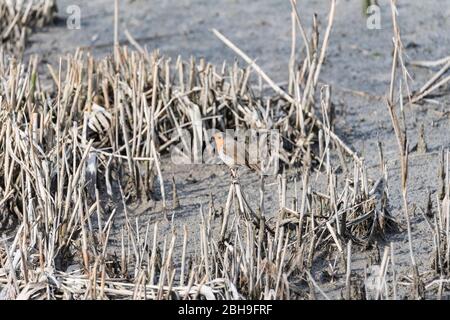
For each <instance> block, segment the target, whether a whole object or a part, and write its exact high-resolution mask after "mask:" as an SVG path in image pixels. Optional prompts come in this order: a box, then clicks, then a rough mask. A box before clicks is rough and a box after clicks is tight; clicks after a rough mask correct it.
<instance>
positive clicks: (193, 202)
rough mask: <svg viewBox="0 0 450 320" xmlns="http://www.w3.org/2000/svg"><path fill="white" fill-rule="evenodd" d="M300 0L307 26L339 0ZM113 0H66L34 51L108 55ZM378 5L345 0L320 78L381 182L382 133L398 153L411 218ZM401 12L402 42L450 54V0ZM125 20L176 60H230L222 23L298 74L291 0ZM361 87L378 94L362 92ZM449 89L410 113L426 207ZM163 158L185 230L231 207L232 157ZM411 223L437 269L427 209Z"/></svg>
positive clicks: (182, 1) (149, 7)
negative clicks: (370, 22)
mask: <svg viewBox="0 0 450 320" xmlns="http://www.w3.org/2000/svg"><path fill="white" fill-rule="evenodd" d="M297 2H298V7H299V9H300V14H301V17H302V18H303V21H304V24H305V25H307V26H309V25H310V24H311V18H312V14H313V13H314V12H317V13H318V15H319V21H320V22H321V25H322V26H324V25H325V24H326V19H327V16H326V14H327V11H328V1H319V0H316V1H306V0H303V1H301V0H298V1H297ZM74 3H75V4H78V5H79V6H80V8H81V13H82V28H81V30H68V29H67V28H66V26H65V17H66V16H67V14H66V13H65V11H66V7H67V6H68V5H72V4H74ZM112 3H113V2H112V1H111V0H96V1H88V0H79V1H74V0H61V1H59V10H60V13H59V19H58V23H56V25H54V26H51V27H47V28H46V29H44V30H42V31H41V32H38V33H36V34H34V35H33V36H32V37H31V43H30V46H29V48H28V49H27V55H29V54H39V55H41V57H42V59H43V60H46V61H48V62H50V63H52V64H54V65H56V64H57V61H58V57H59V55H60V54H62V53H70V52H73V51H74V50H75V49H76V47H78V46H81V47H85V48H91V49H92V51H93V52H94V53H95V54H96V55H97V56H102V55H105V54H108V53H110V51H111V45H112V39H113V27H112V26H113V10H114V8H113V6H112ZM379 4H380V6H381V13H382V18H381V25H382V28H381V29H380V30H368V29H367V27H366V17H365V16H364V15H363V9H362V3H361V1H356V0H340V1H338V6H337V11H336V18H335V25H334V28H333V32H332V34H331V41H330V44H329V51H328V58H327V61H326V64H325V65H324V68H323V72H322V76H321V80H322V81H323V82H327V83H330V84H331V85H332V87H333V103H334V104H335V106H336V112H337V116H336V132H337V133H338V134H339V135H340V136H341V137H342V138H343V139H344V140H345V141H346V143H348V144H349V145H350V146H352V148H353V149H354V150H356V151H357V152H358V153H359V154H361V155H362V156H364V158H365V160H366V163H367V165H368V166H369V168H371V169H370V174H371V177H372V178H373V179H376V178H378V177H379V174H380V173H379V171H378V167H377V165H378V161H379V159H378V149H377V142H378V140H380V141H382V142H383V144H384V148H385V149H384V151H385V155H386V159H388V172H389V185H390V196H391V199H390V200H391V205H392V214H393V215H394V216H395V217H396V218H397V219H398V220H399V221H401V222H403V223H404V220H403V217H402V212H401V193H400V179H399V172H400V165H399V162H398V159H397V157H398V155H397V145H396V140H395V136H394V131H393V129H392V126H391V122H390V118H389V114H388V112H387V108H386V105H385V103H384V100H383V96H384V95H385V93H386V92H387V90H388V86H389V76H390V66H391V51H392V44H391V37H392V26H391V17H390V6H389V3H388V1H385V0H383V1H379ZM398 9H399V12H400V17H399V19H400V20H399V21H400V24H401V29H402V38H403V42H404V44H405V46H406V52H407V54H408V56H409V57H410V58H411V59H413V60H414V59H418V60H434V59H438V58H442V57H444V56H448V55H449V54H450V32H448V30H450V19H449V18H448V17H449V16H450V2H449V1H448V0H434V1H431V0H427V1H408V2H404V1H403V2H400V3H399V4H398ZM120 24H121V30H125V29H128V30H129V31H130V33H131V34H132V35H133V36H134V37H135V38H136V39H138V41H139V42H140V44H141V45H142V46H147V48H148V49H149V50H153V49H156V48H159V49H160V50H161V53H162V54H164V55H169V56H171V57H173V58H176V57H177V55H178V54H182V56H183V58H185V59H187V58H189V57H190V56H191V55H193V56H196V57H205V58H206V59H207V60H208V61H211V62H214V63H221V62H222V61H223V60H224V59H226V60H227V61H233V60H234V59H235V55H234V53H233V52H232V51H230V50H229V49H228V48H226V47H225V46H224V45H223V44H222V43H221V42H220V40H218V39H217V38H216V37H215V36H214V35H213V34H212V32H211V31H210V29H211V28H217V29H219V30H220V31H222V32H223V33H224V34H225V35H226V36H228V37H229V38H230V39H231V40H232V41H233V42H234V43H235V44H237V45H238V46H239V47H240V48H241V49H242V50H244V51H245V52H246V53H248V54H249V55H250V56H251V57H252V58H255V59H256V61H257V63H258V64H259V65H260V66H261V67H262V68H263V69H264V70H265V71H267V73H268V74H269V75H270V76H271V77H272V78H273V79H274V80H275V81H277V82H281V83H282V82H283V81H286V79H287V70H288V66H287V64H288V61H289V54H290V26H291V23H290V4H289V1H286V0H272V1H269V0H262V1H243V0H218V1H208V0H178V1H177V0H161V1H145V0H135V1H126V0H122V1H121V15H120ZM121 40H122V43H124V44H125V43H126V37H125V35H123V34H122V36H121ZM242 65H243V64H242ZM410 71H411V74H412V76H413V78H414V85H413V87H414V89H417V88H419V87H420V86H421V85H422V84H424V83H425V82H426V80H427V79H428V78H429V77H431V75H432V74H433V72H435V70H429V69H420V68H410ZM356 91H359V92H365V93H367V94H364V95H360V94H357V93H356ZM439 93H441V94H440V95H436V96H435V97H434V99H435V100H436V101H437V102H438V103H437V104H435V103H433V104H432V103H425V104H423V105H413V106H412V107H409V108H407V109H406V111H405V112H406V118H407V122H408V123H407V124H408V134H409V139H410V146H411V148H412V147H413V146H414V145H415V143H416V142H417V137H418V131H419V127H420V125H421V124H423V125H424V126H425V137H426V142H427V144H428V149H429V150H428V153H426V154H418V153H415V152H413V153H412V154H411V159H410V179H409V183H408V187H409V203H410V206H411V208H413V207H414V206H416V207H422V208H425V206H426V200H427V198H428V190H429V191H430V192H431V194H432V199H433V206H434V207H436V205H437V203H436V192H437V189H438V186H439V185H438V179H437V173H438V164H439V158H438V154H439V150H440V149H441V148H446V149H447V148H449V147H450V129H449V125H450V112H449V108H448V107H449V102H450V95H449V87H448V86H447V87H444V88H442V89H441V90H439ZM163 167H164V174H165V176H166V177H167V178H171V176H172V175H174V176H175V177H176V181H177V186H178V193H179V197H180V202H181V207H180V208H179V209H177V210H175V211H173V212H170V215H171V214H173V215H174V224H175V227H176V228H180V227H181V226H182V225H184V224H185V225H187V226H188V227H189V229H190V231H191V233H192V234H194V233H195V231H196V230H195V228H197V225H198V223H199V219H200V216H199V208H200V206H201V205H202V206H203V207H204V208H207V205H208V202H209V198H210V193H211V194H212V195H213V197H214V202H215V204H216V206H217V207H220V206H224V205H225V201H226V197H227V192H228V186H229V175H228V172H227V170H226V168H224V167H222V166H214V167H206V168H205V167H204V166H202V167H199V166H194V165H192V166H173V165H171V162H170V159H169V158H165V160H164V163H163ZM192 177H195V179H192ZM242 180H243V181H242V183H243V184H245V191H246V193H247V194H249V195H251V196H250V198H251V199H252V201H257V199H256V198H257V196H254V195H257V194H258V193H257V190H258V189H257V184H258V183H257V181H258V178H257V177H255V176H254V175H252V174H251V173H245V174H244V175H243V178H242ZM272 182H273V181H272ZM167 189H168V190H167V192H168V193H169V194H168V198H169V199H171V191H170V190H169V189H171V188H170V186H167ZM288 189H290V191H289V192H290V193H289V194H292V189H293V188H292V183H290V184H289V186H288ZM276 190H277V186H276V184H274V183H271V182H269V184H268V186H267V192H266V193H267V198H266V200H267V205H266V208H267V210H268V211H270V209H271V208H275V207H277V201H278V197H277V192H276ZM132 212H133V213H134V214H135V215H137V216H139V217H140V218H141V219H143V220H144V221H151V222H156V221H160V225H161V226H160V227H161V230H160V232H161V233H162V234H164V233H165V232H167V231H168V230H170V228H171V224H170V223H169V222H166V220H165V219H164V217H163V214H162V212H161V210H160V204H158V203H154V204H151V205H150V206H148V207H146V208H144V207H142V206H141V207H139V208H138V209H136V210H133V209H132ZM412 230H413V243H414V251H415V255H416V259H417V262H418V264H419V269H420V271H425V270H429V269H430V263H431V251H432V238H431V233H430V232H429V229H428V226H427V224H426V223H425V221H424V220H423V218H422V217H421V215H420V214H419V213H417V214H415V215H414V216H413V218H412ZM117 232H119V231H118V230H117ZM194 240H195V239H194ZM390 241H392V242H394V248H395V252H396V259H397V261H396V263H397V264H398V266H399V273H402V272H403V273H405V274H406V273H407V272H408V269H407V267H408V265H409V256H408V245H407V237H406V233H405V232H401V233H396V234H392V235H389V237H388V239H387V242H386V243H388V242H390ZM190 243H191V242H190ZM180 245H181V244H180ZM192 246H193V247H192V250H195V241H194V242H192ZM369 260H370V257H369V254H368V253H361V254H358V255H356V256H355V261H354V268H355V270H358V271H362V270H363V268H364V267H365V266H366V264H368V263H369ZM322 265H323V264H322ZM322 271H323V270H321V269H320V268H317V270H316V272H315V274H314V276H315V277H316V278H317V279H319V280H320V278H321V272H322ZM342 272H343V270H342V268H341V270H340V273H342ZM319 283H320V281H319ZM321 285H323V286H324V287H325V290H326V291H327V292H329V294H330V295H331V296H332V297H335V298H339V297H340V288H341V287H340V286H339V284H337V285H334V286H333V285H329V284H325V283H322V284H321Z"/></svg>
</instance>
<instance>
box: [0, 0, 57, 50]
mask: <svg viewBox="0 0 450 320" xmlns="http://www.w3.org/2000/svg"><path fill="white" fill-rule="evenodd" d="M55 13H56V0H25V1H24V0H4V1H1V2H0V30H2V31H1V33H0V49H3V50H4V51H6V52H8V53H12V54H16V55H21V54H22V52H23V51H24V50H25V45H26V41H27V37H28V35H29V34H30V32H31V30H33V29H34V28H42V27H43V26H45V25H47V24H49V23H51V22H52V21H53V17H54V14H55Z"/></svg>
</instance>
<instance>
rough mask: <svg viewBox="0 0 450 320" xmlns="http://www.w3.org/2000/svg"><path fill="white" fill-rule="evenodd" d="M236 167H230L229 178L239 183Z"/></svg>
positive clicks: (234, 182)
mask: <svg viewBox="0 0 450 320" xmlns="http://www.w3.org/2000/svg"><path fill="white" fill-rule="evenodd" d="M237 170H238V169H230V171H231V179H232V183H233V184H238V183H239V176H238V171H237Z"/></svg>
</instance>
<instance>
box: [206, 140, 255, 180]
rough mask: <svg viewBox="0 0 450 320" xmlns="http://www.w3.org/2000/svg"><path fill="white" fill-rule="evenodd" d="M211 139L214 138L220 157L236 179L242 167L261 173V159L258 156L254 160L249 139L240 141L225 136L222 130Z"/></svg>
mask: <svg viewBox="0 0 450 320" xmlns="http://www.w3.org/2000/svg"><path fill="white" fill-rule="evenodd" d="M211 140H214V142H215V145H216V150H217V153H218V155H219V158H220V159H221V160H222V161H223V163H225V164H226V165H227V166H228V167H229V168H230V170H231V175H232V177H233V179H234V180H236V179H237V178H238V175H237V171H238V169H239V168H240V167H247V168H249V169H251V170H253V171H256V172H258V173H261V166H260V164H261V163H260V160H259V159H257V158H256V159H255V161H252V160H253V159H254V157H252V158H250V156H254V154H253V153H249V144H248V142H247V141H246V143H245V144H242V143H239V142H238V141H237V140H235V139H234V138H233V137H231V136H225V137H224V134H223V133H222V132H216V133H215V134H214V135H213V137H212V139H211Z"/></svg>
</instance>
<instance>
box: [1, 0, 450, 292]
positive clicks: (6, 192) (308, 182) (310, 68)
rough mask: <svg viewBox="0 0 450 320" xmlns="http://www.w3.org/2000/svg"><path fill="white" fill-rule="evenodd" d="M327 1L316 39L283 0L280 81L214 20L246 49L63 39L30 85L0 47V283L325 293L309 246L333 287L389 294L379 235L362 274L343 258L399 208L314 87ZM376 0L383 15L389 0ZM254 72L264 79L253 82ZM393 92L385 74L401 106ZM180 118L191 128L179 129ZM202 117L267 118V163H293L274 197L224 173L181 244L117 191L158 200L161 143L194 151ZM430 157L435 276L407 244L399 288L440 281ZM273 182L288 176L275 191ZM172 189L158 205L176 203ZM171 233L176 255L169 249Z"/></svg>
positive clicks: (23, 287) (8, 288)
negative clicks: (271, 157)
mask: <svg viewBox="0 0 450 320" xmlns="http://www.w3.org/2000/svg"><path fill="white" fill-rule="evenodd" d="M330 3H331V8H330V13H329V18H328V24H327V27H326V29H325V30H324V37H323V40H322V42H321V43H319V38H320V37H319V29H318V22H317V17H316V16H314V19H313V27H312V33H311V34H309V35H307V34H306V33H305V30H304V27H303V25H302V21H301V19H300V16H299V14H298V12H297V10H296V3H295V1H292V6H293V10H292V24H293V34H292V52H293V53H292V58H291V61H290V70H289V71H290V76H289V81H288V86H287V88H286V89H283V88H281V87H280V86H278V85H277V84H276V83H274V82H273V81H272V80H271V79H270V78H269V77H268V76H267V74H265V73H264V71H263V70H262V69H261V68H260V67H259V66H258V65H257V64H256V63H255V62H254V61H253V60H252V59H251V58H250V57H248V56H247V55H246V54H245V53H244V52H242V51H241V50H240V49H239V48H238V47H237V46H236V45H234V44H233V43H232V42H231V41H230V40H229V39H228V38H226V37H225V36H224V35H223V34H221V33H220V32H218V31H214V32H215V34H216V35H217V36H218V38H219V39H220V40H222V41H223V42H224V43H225V44H226V45H227V46H228V47H230V48H231V49H232V50H234V51H235V52H236V53H237V54H238V55H239V56H241V57H242V58H243V59H244V60H245V61H246V62H247V63H248V64H249V66H248V67H247V68H244V69H242V68H240V67H239V66H238V64H237V63H235V64H233V65H227V64H225V63H224V65H223V66H221V67H217V66H214V65H212V64H209V63H207V62H206V61H204V60H200V61H195V60H194V59H191V60H190V61H188V62H186V61H182V60H181V59H178V60H177V61H175V62H172V61H171V60H170V59H168V58H165V57H162V56H160V55H159V53H158V52H153V53H148V52H147V51H146V50H145V49H142V48H140V47H138V46H137V51H130V50H129V49H127V48H120V47H119V46H118V41H117V40H116V41H115V42H116V46H115V49H114V54H113V55H112V56H111V57H108V58H105V59H101V60H96V59H94V58H93V57H92V56H90V55H89V54H85V53H83V52H82V51H77V52H76V53H74V55H73V56H67V57H64V58H61V60H60V63H59V65H58V66H57V67H55V66H50V65H48V72H49V73H50V75H51V77H52V79H53V87H54V89H53V90H50V91H46V90H44V89H43V88H42V87H43V86H42V84H41V82H40V77H39V74H38V71H37V70H38V68H37V67H38V60H37V58H32V59H31V60H30V62H29V64H28V65H26V66H25V65H22V64H21V63H17V62H16V61H15V60H14V59H9V58H8V57H7V56H6V55H5V54H2V55H1V56H0V79H1V81H2V83H1V85H0V110H1V111H0V123H1V124H2V126H1V129H0V163H1V164H2V166H1V168H0V207H1V211H0V230H1V231H2V234H3V239H2V240H0V243H1V246H0V290H1V291H0V298H1V299H315V298H328V296H327V294H326V293H325V292H324V291H323V290H322V289H321V288H320V286H319V284H318V283H317V281H316V280H315V279H314V276H313V273H312V269H313V267H314V266H315V265H316V264H317V263H318V260H319V258H320V257H327V259H328V260H334V265H332V266H331V271H330V272H329V274H328V276H329V279H328V280H329V281H330V282H331V281H334V279H336V278H339V277H341V278H342V279H344V280H345V286H344V287H343V288H342V296H343V297H344V298H345V299H366V298H374V299H390V298H394V299H396V298H397V297H398V296H397V286H398V285H399V284H398V281H399V279H398V278H397V275H396V266H395V252H394V247H393V245H392V244H390V245H389V244H388V245H387V246H386V247H385V249H384V251H383V254H382V255H381V253H380V252H379V251H378V255H379V261H377V262H376V263H374V264H375V267H374V268H373V272H372V274H370V272H369V271H367V272H366V274H365V277H366V279H365V281H364V280H363V279H360V278H358V275H357V274H356V273H354V272H353V271H352V254H353V253H354V251H355V248H359V249H360V250H362V251H365V250H375V251H376V250H379V247H378V244H379V242H383V240H384V239H385V238H384V237H385V235H386V234H387V233H388V232H393V231H399V223H398V222H397V221H395V220H394V219H393V218H392V216H391V214H390V205H389V189H388V181H387V176H388V175H387V171H386V166H385V163H386V161H385V159H384V156H383V150H382V148H381V147H380V176H379V178H378V179H375V180H373V179H371V178H370V177H369V176H368V173H367V168H366V166H365V164H364V159H362V158H360V157H359V156H358V155H357V154H356V153H355V152H353V151H352V149H351V148H350V147H349V146H347V145H346V144H345V143H344V142H343V141H342V140H341V139H340V138H339V137H338V136H337V135H336V134H335V133H334V131H333V116H334V112H333V106H332V104H331V95H332V91H331V88H330V87H329V86H327V85H325V86H321V87H319V83H318V79H319V75H320V70H321V68H322V65H323V63H324V61H325V59H326V49H327V46H328V41H329V37H330V33H331V29H332V25H333V19H334V12H335V5H336V3H335V1H334V0H332V1H331V2H330ZM116 10H117V8H116ZM392 10H393V18H394V22H395V23H394V25H395V26H396V20H395V19H396V18H395V4H394V3H392ZM116 19H117V15H116ZM298 30H300V32H301V37H302V39H303V45H304V50H303V51H302V52H301V56H302V57H303V60H302V61H300V62H299V61H296V57H297V56H298V55H297V53H296V49H295V48H296V38H297V36H296V32H297V31H298ZM394 32H395V41H394V48H395V51H394V62H393V70H392V74H393V76H392V84H391V89H390V94H389V98H388V102H387V103H388V110H389V112H390V114H391V117H392V122H393V125H394V129H395V133H396V135H397V138H398V142H399V152H400V159H401V163H402V177H403V180H402V181H403V184H402V187H403V196H404V213H405V218H406V223H407V232H408V235H409V240H410V241H411V239H410V237H411V236H410V221H409V213H408V203H407V201H406V199H407V197H406V195H407V188H406V180H407V169H408V148H407V134H406V128H404V129H402V128H401V122H400V121H399V120H398V116H397V113H396V111H397V110H396V106H397V102H396V100H395V97H394V94H395V90H394V88H395V83H396V76H395V75H396V69H397V65H398V61H400V65H401V66H402V72H403V73H402V75H406V74H407V71H406V68H405V67H404V64H403V62H402V61H401V57H402V54H401V41H400V34H399V31H398V29H397V27H395V29H394ZM128 37H129V38H132V37H131V35H128ZM116 39H117V36H116ZM131 40H132V39H131ZM130 42H131V43H133V41H130ZM398 59H399V60H398ZM263 81H264V82H266V83H267V85H268V86H269V87H270V88H271V89H273V91H274V92H275V93H274V94H270V95H269V94H267V92H266V91H265V90H264V89H263V88H262V82H263ZM255 83H258V85H254V84H255ZM402 92H403V91H402V86H401V85H400V88H399V97H400V101H399V102H398V104H399V106H400V109H401V111H402V110H403V104H402V103H403V102H402V100H401V97H402V94H403V93H402ZM199 123H201V127H200V130H199V129H198V128H199V127H198V124H199ZM403 125H404V124H403ZM183 129H188V130H189V131H190V132H191V136H192V140H191V139H187V138H186V136H184V135H183V134H182V132H183ZM207 129H218V130H221V131H225V130H226V129H258V130H269V129H277V130H279V132H280V133H281V136H282V152H281V153H280V158H281V160H282V162H283V166H284V167H286V168H288V167H289V168H292V170H296V172H297V174H296V175H295V177H294V180H293V181H291V182H290V181H288V178H287V176H286V174H285V173H282V174H280V175H279V176H278V190H279V192H278V193H279V208H278V210H277V211H276V212H275V213H273V212H266V210H265V209H264V195H265V192H264V189H265V187H264V186H265V181H264V179H263V178H261V185H260V189H261V190H260V201H259V203H260V205H259V207H253V208H252V207H251V206H250V205H248V202H247V201H246V196H247V195H246V194H245V185H241V184H240V183H232V184H231V186H230V196H229V197H228V200H227V203H226V205H225V212H224V214H223V215H222V216H221V221H220V223H217V222H216V221H215V220H216V219H217V217H216V212H215V210H214V205H213V204H212V203H211V205H210V206H209V207H208V209H206V210H205V209H204V208H201V209H200V211H199V212H198V214H199V221H201V223H200V224H199V225H198V226H190V227H189V228H197V230H196V232H198V235H199V239H200V241H199V243H198V250H197V251H196V252H193V250H190V249H189V246H190V245H191V244H190V240H191V239H189V233H188V227H187V226H184V229H183V230H182V232H181V233H180V230H175V229H173V230H172V232H171V233H170V234H162V233H161V232H160V230H159V225H158V223H154V224H150V223H148V224H147V225H145V226H141V222H140V220H139V219H138V218H135V217H132V216H131V215H130V214H129V212H128V209H127V203H129V202H131V201H142V202H145V201H148V200H149V199H151V198H154V197H156V195H155V194H156V193H157V192H156V189H155V188H159V190H158V191H159V195H160V197H161V198H160V199H158V200H160V201H161V202H162V204H163V207H165V208H167V207H168V199H167V198H166V193H165V192H166V190H167V188H169V187H170V185H171V184H172V188H173V189H174V192H173V194H176V187H175V183H174V182H173V183H168V182H167V181H168V179H167V177H164V176H163V173H162V170H161V159H162V157H163V155H164V154H165V153H168V151H169V150H174V148H175V150H177V148H179V146H180V145H183V146H184V147H185V149H184V152H183V151H180V150H178V151H179V154H181V155H182V156H183V157H186V158H188V159H189V160H190V161H192V162H196V161H197V160H198V159H196V156H197V155H198V154H199V153H201V152H202V151H203V149H204V148H205V147H207V146H205V145H203V138H204V137H207V136H208V133H207ZM205 140H206V141H209V139H205ZM191 144H192V145H193V147H192V148H191V147H190V146H191ZM186 150H192V153H186ZM446 161H447V162H446V166H447V168H446V171H445V169H444V166H443V168H442V170H443V176H444V177H445V178H443V179H444V180H443V185H444V187H443V190H444V193H443V196H442V197H441V198H440V199H438V200H439V201H440V202H439V203H440V204H439V210H438V213H437V214H436V215H434V217H433V219H430V218H429V219H430V221H429V224H430V228H431V230H432V232H433V236H434V239H435V254H434V256H435V259H434V272H435V273H434V274H435V276H436V277H438V279H436V278H432V280H431V282H428V284H427V285H425V284H424V279H423V278H424V277H423V275H421V274H419V272H418V271H417V269H416V268H415V262H414V253H413V252H412V249H411V260H412V266H413V272H412V277H411V279H412V281H411V282H412V283H413V284H414V290H413V291H412V292H413V294H412V295H411V296H412V297H413V298H419V297H423V292H424V290H434V288H435V286H436V285H437V287H438V290H439V294H440V295H442V292H443V290H444V288H445V284H446V283H447V282H448V276H449V265H450V264H449V252H450V251H449V248H450V246H449V221H450V219H449V181H448V180H449V178H448V154H447V160H446ZM319 175H321V176H324V177H325V181H326V183H325V188H324V192H318V191H317V190H314V189H313V188H312V186H313V184H314V183H315V181H316V179H317V177H318V176H319ZM288 188H293V189H294V190H295V192H294V194H295V196H294V197H293V200H292V202H291V203H288V200H287V196H286V194H287V189H288ZM175 197H176V196H174V201H173V202H174V203H173V206H176V205H179V204H178V203H177V201H176V199H175ZM118 214H121V215H123V216H124V220H125V224H124V225H123V226H122V229H121V230H120V239H119V247H120V252H119V253H117V252H116V251H115V250H112V249H111V247H112V246H113V244H112V241H111V238H110V237H111V230H112V228H115V227H117V226H116V225H115V224H114V222H115V219H116V217H117V215H118ZM141 230H145V232H144V233H142V232H141ZM400 231H401V228H400ZM159 243H162V245H160V244H159ZM178 244H181V246H182V250H181V255H180V256H176V254H175V247H176V246H177V245H178ZM389 270H390V273H389ZM388 275H391V276H392V277H391V279H388ZM370 280H373V282H374V285H373V286H369V285H368V284H370V283H371V282H370ZM407 280H408V279H407ZM404 282H407V281H404ZM407 285H408V284H407Z"/></svg>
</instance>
